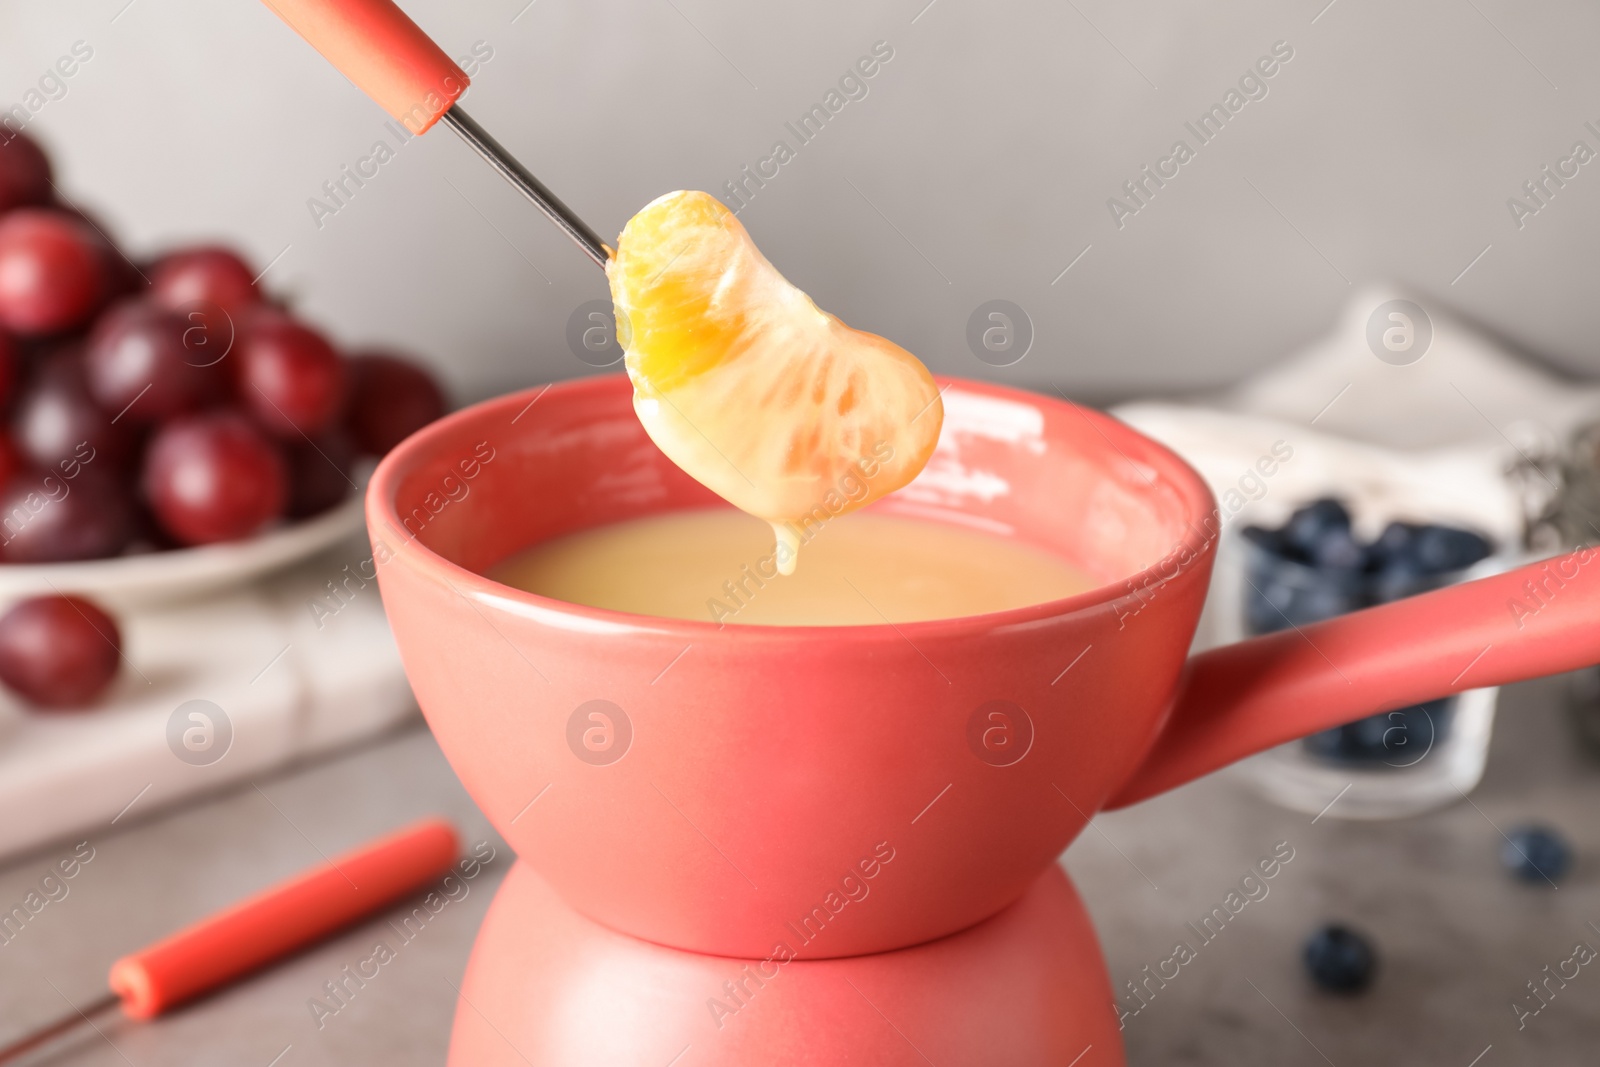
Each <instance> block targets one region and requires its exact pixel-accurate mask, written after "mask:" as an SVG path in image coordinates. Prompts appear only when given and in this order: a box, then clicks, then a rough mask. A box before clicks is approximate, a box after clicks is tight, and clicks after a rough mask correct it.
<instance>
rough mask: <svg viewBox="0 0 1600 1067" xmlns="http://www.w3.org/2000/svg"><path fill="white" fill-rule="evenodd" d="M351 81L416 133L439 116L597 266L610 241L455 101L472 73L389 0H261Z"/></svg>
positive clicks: (607, 256) (601, 264)
mask: <svg viewBox="0 0 1600 1067" xmlns="http://www.w3.org/2000/svg"><path fill="white" fill-rule="evenodd" d="M263 2H264V3H265V4H266V5H267V6H268V7H270V8H271V9H272V10H273V11H274V12H275V13H276V14H277V16H278V17H279V18H281V19H283V21H284V22H286V23H288V24H289V28H290V29H292V30H294V31H295V32H296V33H298V34H299V35H300V36H301V37H304V38H305V39H306V43H308V44H310V45H311V47H313V48H315V49H316V50H317V51H318V52H321V53H322V56H323V58H324V59H326V60H327V61H328V62H329V63H332V64H333V65H334V67H335V68H337V69H338V70H339V72H340V73H342V74H343V75H344V76H345V77H346V78H349V79H350V80H351V81H352V82H354V83H355V86H356V88H358V89H360V90H361V91H362V92H364V93H366V94H367V95H368V96H370V97H372V99H373V100H374V101H375V102H376V103H377V104H378V106H379V107H381V108H383V109H384V110H385V111H387V112H388V113H389V115H390V116H391V117H392V118H394V119H395V120H396V121H398V122H403V123H405V125H406V126H407V127H408V128H409V129H410V130H411V132H412V133H416V134H422V133H426V132H427V131H428V130H430V129H432V128H433V125H434V124H435V123H437V122H441V121H442V122H443V123H444V124H445V125H446V126H449V127H450V128H451V129H452V130H454V131H455V132H456V133H457V135H459V136H460V137H461V139H462V140H463V141H466V142H467V144H468V145H469V146H470V147H471V148H472V150H473V151H474V152H476V153H478V155H480V156H482V157H483V159H484V160H485V161H486V162H487V163H488V164H489V165H490V166H491V167H493V168H494V169H495V170H496V171H497V172H499V174H500V176H501V177H502V178H504V179H505V180H506V181H508V182H510V183H511V185H512V186H513V187H514V188H515V189H516V190H517V191H518V192H520V193H521V194H522V195H523V196H525V197H527V198H528V199H529V200H531V201H532V202H533V205H534V206H535V207H537V208H538V209H539V210H540V211H542V212H544V214H545V217H546V218H548V219H549V220H550V221H551V222H553V223H555V224H556V225H557V226H559V227H560V228H561V230H562V232H563V233H565V234H566V235H567V236H568V237H570V238H572V240H573V242H574V243H575V244H576V245H577V246H578V247H579V248H580V249H582V250H583V252H584V254H585V255H587V256H588V257H589V258H590V259H591V260H593V261H594V263H595V264H596V265H598V266H599V267H601V268H602V269H603V268H604V267H605V265H606V261H607V260H609V259H610V258H611V255H612V251H611V248H610V246H609V245H607V244H606V243H605V242H604V241H602V240H601V239H600V237H599V235H598V234H596V233H595V232H594V230H592V229H590V228H589V225H588V224H587V223H585V222H584V221H583V220H582V219H580V218H579V217H578V216H577V215H576V214H575V213H574V212H573V210H572V209H571V208H569V207H567V205H566V204H563V203H562V202H561V199H560V198H559V197H557V196H556V194H555V193H553V192H551V191H550V189H549V188H548V187H546V186H545V184H544V183H543V182H541V181H540V180H539V179H538V178H535V177H534V176H533V173H532V172H531V171H529V170H528V169H527V168H526V167H524V166H523V165H522V164H521V163H518V162H517V160H516V159H515V158H514V157H513V156H512V155H511V153H510V152H507V151H506V150H505V148H504V147H503V146H502V145H501V144H500V142H498V141H496V140H495V139H494V138H493V137H491V136H489V131H487V130H485V129H484V128H483V127H482V126H479V125H478V124H477V123H476V122H474V121H473V120H472V117H471V116H470V115H468V114H467V113H466V112H465V111H463V110H461V107H460V106H459V105H458V104H457V103H456V100H457V99H458V98H459V97H460V96H461V94H462V93H464V92H466V91H467V86H468V85H469V84H471V83H470V79H468V78H467V75H466V73H465V72H463V71H462V69H461V68H460V67H459V66H457V65H456V62H455V61H454V60H453V59H451V58H450V57H449V56H448V55H447V54H445V51H444V49H442V48H440V47H439V46H438V45H436V44H434V43H433V41H432V40H431V39H430V38H429V37H428V35H427V34H425V33H423V32H422V29H421V28H420V27H418V26H417V24H416V23H415V22H412V21H411V19H410V18H409V17H407V15H406V13H405V12H404V11H401V10H400V9H399V8H398V7H396V6H395V5H394V3H393V0H263Z"/></svg>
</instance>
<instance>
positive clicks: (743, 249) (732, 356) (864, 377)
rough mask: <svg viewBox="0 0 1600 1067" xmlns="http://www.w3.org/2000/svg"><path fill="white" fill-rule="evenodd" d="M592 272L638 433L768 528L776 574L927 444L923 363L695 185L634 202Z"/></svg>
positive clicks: (921, 457) (915, 463)
mask: <svg viewBox="0 0 1600 1067" xmlns="http://www.w3.org/2000/svg"><path fill="white" fill-rule="evenodd" d="M606 273H607V274H608V275H609V277H610V279H611V296H612V299H613V300H614V301H615V303H616V308H617V333H618V337H619V339H620V340H621V342H622V347H623V349H624V350H625V352H626V356H627V358H626V366H627V369H628V376H629V377H630V378H631V379H632V380H633V406H634V410H635V411H636V412H637V413H638V416H639V420H640V422H642V423H643V424H644V428H645V431H646V432H647V433H649V435H650V437H651V439H652V440H653V441H655V443H656V444H657V446H659V447H660V449H661V451H662V452H664V453H666V455H667V457H668V458H670V459H671V460H672V461H673V462H674V463H676V464H677V465H678V466H679V467H681V468H683V469H684V470H685V471H686V472H688V473H689V474H690V475H691V476H692V477H694V478H695V479H696V480H698V481H699V482H701V483H702V484H703V485H705V486H706V487H708V488H709V489H711V490H712V491H714V492H716V493H717V494H718V495H719V496H721V497H722V498H723V499H725V500H727V501H728V502H729V503H731V504H733V505H734V506H735V507H738V508H741V509H742V510H744V511H747V512H749V513H750V514H752V515H755V516H757V517H759V518H762V519H765V520H767V521H768V522H770V523H771V524H772V526H773V529H774V531H775V533H776V535H777V542H778V545H777V562H778V568H779V570H781V571H782V572H783V573H785V574H787V573H790V572H791V571H792V570H793V569H794V559H795V555H796V553H797V551H798V548H799V545H800V544H802V543H804V542H805V541H807V540H809V539H810V537H811V536H813V535H814V533H815V531H816V530H817V529H818V528H819V527H820V526H821V525H822V524H824V523H826V522H827V520H828V519H830V518H834V517H837V516H839V515H842V514H844V513H846V512H849V511H854V510H855V509H857V508H860V507H863V506H865V505H867V504H869V503H871V502H872V501H874V500H876V499H878V498H879V497H881V496H883V495H884V494H886V493H891V492H893V491H894V490H896V489H898V488H900V487H901V486H902V485H905V484H906V483H907V482H909V481H910V480H911V479H912V478H914V477H916V475H917V472H918V471H920V470H922V468H923V465H924V464H926V463H927V461H928V457H929V456H930V455H932V454H933V449H934V446H935V445H936V444H937V443H938V440H939V427H940V425H941V424H942V422H943V420H944V408H943V405H942V404H941V403H940V398H939V387H938V385H936V384H935V383H934V380H933V376H932V375H930V374H929V373H928V370H927V368H926V367H924V366H923V365H922V364H921V363H920V362H918V360H917V358H916V357H915V356H913V355H912V354H911V353H909V352H907V351H906V350H905V349H903V348H901V347H900V346H899V345H896V344H894V343H893V342H892V341H888V340H885V339H884V338H882V337H879V336H877V335H875V334H870V333H866V332H863V331H861V330H853V329H851V328H850V327H848V326H846V325H845V324H844V323H842V322H840V321H839V320H838V319H836V318H834V317H833V316H832V315H829V314H828V313H827V312H825V311H823V310H821V309H820V308H818V307H817V306H816V304H814V303H812V302H811V298H810V297H808V296H807V295H806V294H805V293H803V292H801V291H800V290H799V289H797V288H795V287H794V286H793V285H791V284H790V283H789V281H788V280H787V279H785V278H784V277H783V275H781V274H779V273H778V271H777V270H776V269H775V268H774V267H773V266H772V264H771V263H768V262H767V260H766V258H765V257H764V256H762V254H761V252H760V250H758V249H757V248H756V246H755V243H754V242H753V241H751V239H750V235H749V234H748V233H747V232H746V231H745V228H744V226H742V225H741V224H740V223H739V220H738V219H737V218H735V217H734V215H733V213H732V212H731V211H729V210H728V209H727V208H726V207H724V206H723V205H722V204H721V203H720V202H719V201H718V200H716V199H715V198H714V197H712V196H710V195H709V194H707V193H701V192H676V193H668V194H667V195H666V196H663V197H661V198H659V199H657V200H655V201H653V202H651V203H650V204H649V205H647V206H646V207H645V208H644V210H642V211H640V212H639V213H638V214H637V215H635V216H634V217H633V218H632V219H631V220H630V221H629V222H628V225H627V227H626V228H625V229H624V230H623V231H622V237H621V239H620V241H619V242H618V245H617V254H616V258H615V259H613V260H612V261H611V262H610V264H609V265H608V266H607V268H606Z"/></svg>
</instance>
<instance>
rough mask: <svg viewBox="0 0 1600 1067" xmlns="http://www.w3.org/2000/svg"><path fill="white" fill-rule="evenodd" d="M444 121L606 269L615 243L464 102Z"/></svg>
mask: <svg viewBox="0 0 1600 1067" xmlns="http://www.w3.org/2000/svg"><path fill="white" fill-rule="evenodd" d="M440 121H441V122H443V123H444V124H445V125H446V126H449V127H450V128H451V129H452V130H454V131H455V132H456V133H457V134H458V135H460V137H461V139H462V140H463V141H465V142H467V144H468V145H470V146H471V148H472V150H473V151H474V152H476V153H478V155H480V156H482V157H483V158H484V160H485V161H486V162H487V163H488V164H489V165H490V166H491V167H493V168H494V169H495V170H497V171H499V172H500V176H501V177H502V178H504V179H505V180H506V181H508V182H510V183H511V184H512V185H513V186H515V187H516V189H517V191H518V192H520V193H521V194H522V195H523V196H525V197H527V198H528V199H529V200H531V201H532V202H533V205H534V206H535V207H537V208H538V209H539V210H540V211H542V212H544V214H545V217H546V218H548V219H549V220H550V221H551V222H553V223H555V224H556V225H557V226H559V227H561V230H562V232H563V233H565V234H566V235H567V236H568V237H570V238H572V240H573V243H574V244H576V245H577V246H578V247H579V248H581V249H582V250H583V253H584V255H586V256H588V257H589V258H590V259H592V260H594V262H595V265H596V266H598V267H599V268H600V269H601V270H604V269H605V266H606V263H607V262H608V261H609V260H610V259H611V257H612V256H614V255H615V254H616V253H615V252H614V251H613V250H612V248H611V246H610V245H608V244H606V243H605V242H604V241H602V240H601V239H600V235H599V234H597V233H595V232H594V231H593V230H592V229H590V228H589V225H588V223H586V222H584V221H583V220H582V219H580V218H579V217H578V216H577V215H576V214H575V213H574V212H573V210H572V209H571V208H569V207H568V206H567V205H566V204H563V203H562V202H561V198H560V197H558V196H556V194H555V193H552V192H551V191H550V189H549V188H548V187H547V186H546V185H545V184H544V183H543V182H541V181H540V180H539V179H538V178H535V177H534V176H533V174H532V172H531V171H529V170H528V168H527V167H524V166H523V165H522V164H521V163H518V162H517V161H516V159H515V158H514V157H513V156H512V155H511V153H510V152H507V151H506V150H505V148H504V147H503V146H502V145H501V144H500V142H499V141H496V140H495V139H494V138H493V137H491V136H490V135H489V131H487V130H485V129H484V128H483V127H482V126H479V125H478V124H477V122H475V121H474V120H473V118H472V116H470V115H468V114H467V113H466V112H465V111H463V110H461V105H459V104H455V105H453V106H451V108H450V109H449V110H448V111H446V112H445V113H444V114H443V115H441V116H440Z"/></svg>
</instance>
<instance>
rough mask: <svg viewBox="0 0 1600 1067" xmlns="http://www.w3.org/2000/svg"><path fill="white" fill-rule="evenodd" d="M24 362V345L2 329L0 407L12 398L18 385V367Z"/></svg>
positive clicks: (0, 338)
mask: <svg viewBox="0 0 1600 1067" xmlns="http://www.w3.org/2000/svg"><path fill="white" fill-rule="evenodd" d="M21 362H22V347H21V346H20V345H18V344H17V342H16V340H15V338H13V337H12V336H11V335H10V334H8V333H6V332H5V331H4V330H0V407H4V406H5V404H6V402H7V401H9V400H10V399H11V392H12V390H13V389H15V388H16V385H17V369H18V366H19V364H21Z"/></svg>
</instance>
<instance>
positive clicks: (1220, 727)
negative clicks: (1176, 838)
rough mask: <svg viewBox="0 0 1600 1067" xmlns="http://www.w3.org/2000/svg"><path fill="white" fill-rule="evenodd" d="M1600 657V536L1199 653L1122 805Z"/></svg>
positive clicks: (1115, 801) (1119, 797)
mask: <svg viewBox="0 0 1600 1067" xmlns="http://www.w3.org/2000/svg"><path fill="white" fill-rule="evenodd" d="M1595 663H1600V549H1596V548H1584V549H1580V550H1578V551H1577V552H1573V553H1570V554H1568V555H1565V556H1559V557H1556V558H1554V559H1549V560H1545V561H1543V562H1541V563H1533V564H1529V565H1528V566H1525V567H1521V568H1519V569H1517V570H1513V571H1507V572H1506V573H1504V574H1497V575H1493V576H1491V577H1488V578H1480V579H1478V580H1477V581H1474V582H1466V583H1463V584H1460V585H1453V586H1449V587H1447V588H1444V589H1439V590H1435V591H1434V592H1431V593H1425V594H1423V595H1421V596H1416V597H1410V598H1408V599H1405V600H1398V601H1395V602H1394V603H1390V604H1383V605H1380V606H1378V607H1374V608H1368V609H1366V610H1365V611H1358V612H1354V613H1352V614H1349V615H1341V616H1339V617H1337V618H1333V619H1328V620H1326V621H1324V622H1319V623H1316V624H1314V625H1311V626H1305V627H1301V628H1300V629H1298V630H1294V629H1291V630H1282V631H1279V632H1277V633H1273V634H1267V635H1265V636H1263V637H1256V638H1251V639H1250V640H1247V641H1240V642H1239V643H1237V644H1233V645H1227V646H1224V647H1222V648H1215V649H1212V650H1210V651H1209V652H1204V653H1201V654H1200V655H1198V656H1195V657H1194V658H1193V659H1191V660H1190V661H1189V663H1188V665H1187V667H1185V669H1184V677H1183V681H1182V683H1181V684H1180V687H1179V691H1178V696H1177V700H1176V703H1175V705H1174V707H1173V710H1172V713H1171V716H1170V718H1169V719H1168V721H1167V725H1166V727H1165V729H1164V730H1162V732H1161V734H1160V735H1159V737H1158V738H1157V739H1156V742H1155V745H1154V746H1153V747H1152V748H1151V750H1150V752H1149V754H1148V755H1147V756H1146V757H1145V761H1144V763H1143V764H1141V765H1140V766H1139V768H1138V769H1137V770H1135V771H1134V772H1133V774H1132V776H1131V777H1130V778H1129V779H1128V781H1127V782H1126V783H1124V784H1123V786H1122V788H1121V789H1120V790H1119V791H1118V792H1117V793H1116V794H1114V795H1113V797H1112V799H1111V801H1110V802H1109V803H1107V804H1106V807H1107V808H1108V809H1109V808H1119V807H1123V806H1125V805H1128V804H1132V803H1134V802H1136V801H1140V800H1143V799H1145V798H1146V797H1150V796H1154V795H1155V794H1157V793H1162V792H1165V791H1166V790H1168V789H1172V788H1174V787H1175V786H1179V785H1182V784H1184V783H1185V782H1188V781H1190V780H1192V779H1195V778H1198V777H1200V776H1201V775H1203V774H1208V773H1210V772H1211V771H1214V770H1216V769H1218V768H1219V767H1224V766H1226V765H1227V764H1230V763H1232V762H1234V761H1235V760H1239V759H1243V758H1244V757H1245V756H1249V755H1252V754H1254V753H1256V752H1260V751H1262V750H1263V749H1267V748H1271V747H1272V746H1274V745H1278V744H1282V743H1283V742H1285V741H1292V740H1294V739H1295V738H1298V737H1304V736H1305V735H1307V734H1310V733H1314V732H1315V731H1318V730H1325V729H1328V728H1330V727H1333V726H1338V725H1340V724H1342V723H1346V722H1350V721H1352V720H1354V719H1358V718H1361V717H1362V716H1365V715H1371V714H1377V713H1379V712H1383V711H1389V710H1392V709H1394V708H1403V707H1409V706H1410V705H1412V704H1420V703H1423V702H1424V701H1428V700H1435V699H1438V698H1439V697H1443V696H1448V695H1450V694H1452V693H1459V692H1462V691H1463V690H1467V689H1481V688H1485V687H1488V686H1496V685H1503V684H1506V683H1508V682H1517V681H1522V680H1524V679H1528V678H1538V677H1541V676H1543V675H1547V674H1558V673H1560V672H1562V671H1569V670H1576V669H1578V668H1580V667H1587V666H1590V665H1592V664H1595Z"/></svg>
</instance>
